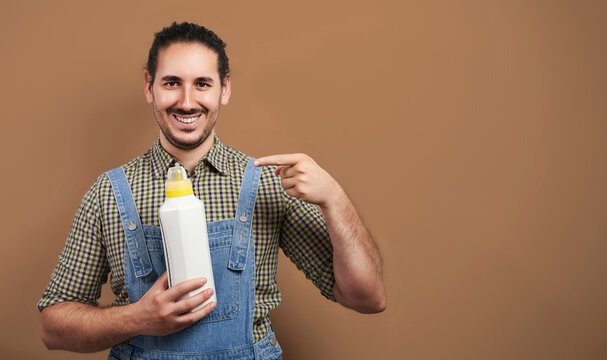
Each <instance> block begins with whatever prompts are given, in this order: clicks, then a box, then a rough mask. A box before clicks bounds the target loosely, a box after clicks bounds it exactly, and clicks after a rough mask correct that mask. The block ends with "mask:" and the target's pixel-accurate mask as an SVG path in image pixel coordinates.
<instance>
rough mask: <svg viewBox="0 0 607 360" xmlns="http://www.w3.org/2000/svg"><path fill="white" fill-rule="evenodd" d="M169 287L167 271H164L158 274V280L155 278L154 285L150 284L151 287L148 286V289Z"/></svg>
mask: <svg viewBox="0 0 607 360" xmlns="http://www.w3.org/2000/svg"><path fill="white" fill-rule="evenodd" d="M168 288H169V276H168V275H167V272H166V271H165V272H164V273H163V274H162V275H160V277H159V278H158V280H156V282H155V283H154V285H152V287H151V288H150V290H152V289H155V290H166V289H168Z"/></svg>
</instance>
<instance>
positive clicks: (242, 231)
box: [228, 159, 261, 270]
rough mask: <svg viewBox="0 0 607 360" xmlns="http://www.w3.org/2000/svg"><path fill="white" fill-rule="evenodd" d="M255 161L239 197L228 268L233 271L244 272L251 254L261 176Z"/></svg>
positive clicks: (259, 168) (245, 176) (249, 168)
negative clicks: (254, 213)
mask: <svg viewBox="0 0 607 360" xmlns="http://www.w3.org/2000/svg"><path fill="white" fill-rule="evenodd" d="M254 160H255V159H250V160H249V163H248V164H247V168H246V170H245V172H244V176H243V178H242V186H241V187H240V195H239V196H238V208H237V209H236V218H235V219H234V232H233V233H232V248H231V249H230V263H229V265H228V268H230V269H232V270H244V268H245V264H246V263H247V256H248V254H249V247H250V244H252V241H249V240H250V238H251V232H252V229H253V227H252V224H253V211H254V210H255V199H256V198H257V185H258V184H259V177H260V175H261V167H256V166H254V165H253V161H254Z"/></svg>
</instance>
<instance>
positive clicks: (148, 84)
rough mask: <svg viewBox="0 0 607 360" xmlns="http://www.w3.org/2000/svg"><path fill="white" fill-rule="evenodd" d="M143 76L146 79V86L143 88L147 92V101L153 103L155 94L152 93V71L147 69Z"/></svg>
mask: <svg viewBox="0 0 607 360" xmlns="http://www.w3.org/2000/svg"><path fill="white" fill-rule="evenodd" d="M143 77H144V80H145V86H144V88H143V92H144V93H145V101H147V102H148V104H153V103H154V94H153V93H152V75H150V73H149V72H147V71H146V72H145V73H144V74H143Z"/></svg>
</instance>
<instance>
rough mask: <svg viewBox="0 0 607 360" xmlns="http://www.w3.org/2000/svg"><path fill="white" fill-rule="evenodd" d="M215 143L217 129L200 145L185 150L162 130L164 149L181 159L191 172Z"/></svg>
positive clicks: (161, 141) (182, 163) (180, 161)
mask: <svg viewBox="0 0 607 360" xmlns="http://www.w3.org/2000/svg"><path fill="white" fill-rule="evenodd" d="M214 143H215V130H214V129H213V130H212V131H211V133H210V134H209V136H208V137H207V138H206V139H205V140H204V142H203V143H202V144H200V146H198V147H196V148H194V149H190V150H183V149H179V148H177V147H175V146H173V144H171V143H170V142H169V141H168V140H167V139H166V138H165V137H164V135H163V134H162V132H160V145H161V146H162V148H163V149H164V150H166V152H168V153H169V154H171V155H172V156H173V157H175V158H176V159H177V160H178V161H179V164H181V166H183V167H184V168H185V169H186V170H187V171H188V173H190V174H192V173H193V171H194V168H195V167H196V164H198V162H199V161H200V159H202V158H203V157H205V155H206V154H207V153H208V152H209V150H211V147H213V144H214Z"/></svg>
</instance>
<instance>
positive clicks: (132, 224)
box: [129, 222, 137, 231]
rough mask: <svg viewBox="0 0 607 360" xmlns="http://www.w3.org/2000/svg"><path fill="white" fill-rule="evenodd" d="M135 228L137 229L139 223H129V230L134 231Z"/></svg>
mask: <svg viewBox="0 0 607 360" xmlns="http://www.w3.org/2000/svg"><path fill="white" fill-rule="evenodd" d="M135 229H137V225H136V224H135V223H134V222H132V223H130V224H129V230H131V231H133V230H135Z"/></svg>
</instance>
